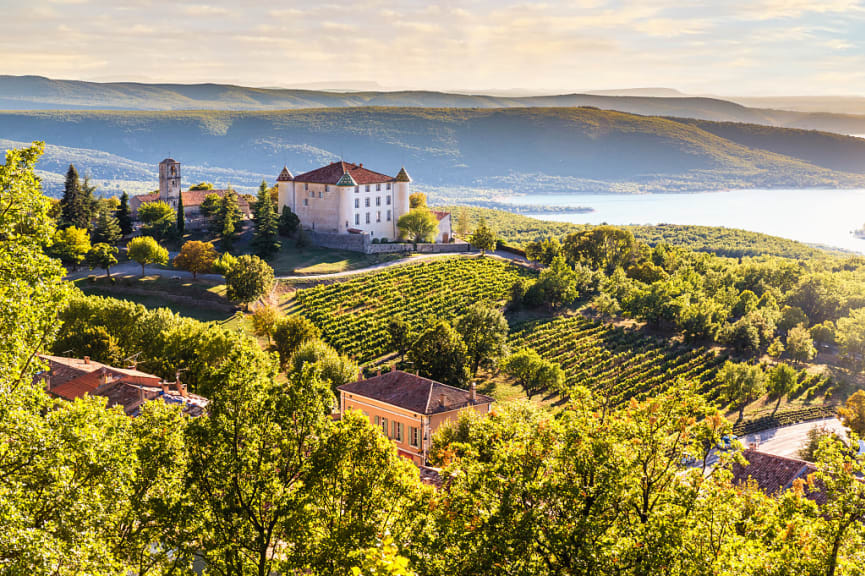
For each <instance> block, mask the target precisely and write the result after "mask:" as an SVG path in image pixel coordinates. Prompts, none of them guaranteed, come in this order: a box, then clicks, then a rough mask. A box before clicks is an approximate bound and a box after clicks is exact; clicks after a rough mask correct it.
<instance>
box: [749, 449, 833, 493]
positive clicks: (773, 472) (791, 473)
mask: <svg viewBox="0 0 865 576" xmlns="http://www.w3.org/2000/svg"><path fill="white" fill-rule="evenodd" d="M742 456H744V457H745V460H746V461H747V463H748V464H747V465H746V466H743V465H741V464H739V463H738V462H736V463H734V464H733V470H732V471H733V484H738V485H744V484H746V483H748V482H753V483H754V484H755V485H756V486H757V488H759V489H760V491H761V492H763V493H765V494H767V495H769V496H780V495H781V494H782V493H784V492H786V491H787V490H790V489H791V488H793V485H794V482H796V481H797V480H799V481H803V482H805V481H807V479H808V476H809V475H810V474H813V473H814V472H816V471H817V468H816V466H814V464H812V463H811V462H806V461H805V460H798V459H796V458H786V457H784V456H776V455H774V454H768V453H766V452H759V451H758V450H756V449H754V448H749V449H748V450H745V451H744V452H742ZM806 497H807V498H809V499H811V500H813V501H815V502H816V503H817V504H824V503H825V502H826V495H825V494H824V493H823V492H821V491H819V490H814V491H806Z"/></svg>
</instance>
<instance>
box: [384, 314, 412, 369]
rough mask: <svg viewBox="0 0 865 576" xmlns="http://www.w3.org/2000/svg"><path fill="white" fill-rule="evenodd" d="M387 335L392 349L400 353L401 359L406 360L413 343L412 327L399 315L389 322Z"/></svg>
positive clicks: (391, 318)
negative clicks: (407, 352)
mask: <svg viewBox="0 0 865 576" xmlns="http://www.w3.org/2000/svg"><path fill="white" fill-rule="evenodd" d="M387 335H388V339H389V340H390V346H391V348H392V349H393V350H394V351H396V352H398V353H399V355H400V358H405V353H406V351H408V349H409V347H410V346H411V342H412V334H411V326H410V325H409V323H408V322H406V320H405V318H403V317H402V316H400V315H399V314H397V315H395V316H391V317H390V319H389V320H388V322H387Z"/></svg>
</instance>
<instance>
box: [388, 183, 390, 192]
mask: <svg viewBox="0 0 865 576" xmlns="http://www.w3.org/2000/svg"><path fill="white" fill-rule="evenodd" d="M387 189H388V190H390V182H388V183H387Z"/></svg>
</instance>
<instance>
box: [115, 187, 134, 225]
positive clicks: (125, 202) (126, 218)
mask: <svg viewBox="0 0 865 576" xmlns="http://www.w3.org/2000/svg"><path fill="white" fill-rule="evenodd" d="M116 216H117V223H118V224H119V225H120V232H121V233H122V234H123V235H124V236H128V235H130V234H132V212H131V211H130V210H129V194H127V193H126V192H124V193H123V195H121V196H120V207H119V208H118V209H117V214H116Z"/></svg>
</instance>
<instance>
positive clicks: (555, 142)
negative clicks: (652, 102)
mask: <svg viewBox="0 0 865 576" xmlns="http://www.w3.org/2000/svg"><path fill="white" fill-rule="evenodd" d="M0 134H2V135H3V137H4V138H5V139H6V140H7V141H10V142H29V141H32V140H44V141H46V142H47V143H48V144H49V145H51V148H50V150H49V152H50V154H49V157H48V158H47V159H46V162H44V163H43V165H42V166H40V168H41V169H42V170H46V171H48V172H56V173H58V174H62V172H63V171H64V170H65V165H66V164H68V163H69V162H75V163H76V165H78V168H79V170H80V171H81V172H87V171H90V172H91V173H93V174H94V176H96V175H98V176H99V177H100V178H102V179H103V181H105V182H108V181H111V180H118V181H124V182H128V181H133V180H135V181H141V182H143V183H144V187H145V188H147V187H150V188H151V189H152V187H153V186H155V184H156V174H155V165H156V163H157V162H159V161H160V160H161V159H162V158H164V157H166V156H168V155H169V154H170V155H172V156H173V157H175V158H178V159H179V160H180V161H181V162H182V163H183V164H184V166H188V167H189V169H186V170H185V172H184V175H185V176H184V177H185V182H186V183H192V181H193V180H195V181H199V180H205V179H206V180H215V181H217V182H219V183H220V184H225V183H228V182H230V183H232V184H234V185H237V186H247V187H253V186H256V185H257V184H258V182H260V180H261V178H262V177H265V178H267V179H268V180H272V179H273V178H275V176H276V175H277V174H278V173H279V170H280V169H281V168H282V166H283V164H287V165H288V166H289V167H290V168H291V169H292V170H294V171H295V172H301V171H304V170H308V169H311V168H314V167H316V166H319V165H321V164H323V163H326V162H330V161H334V160H337V159H339V158H340V157H342V158H344V159H347V160H351V161H357V162H361V161H362V162H365V163H367V164H368V165H369V166H370V167H372V168H373V169H375V170H378V171H382V172H385V173H391V174H393V173H396V172H397V170H398V169H399V167H400V166H402V165H405V166H406V167H408V169H409V172H410V173H411V174H412V176H413V177H414V178H415V180H416V182H417V183H418V184H419V185H421V186H430V187H438V188H440V189H441V190H443V191H444V192H443V193H442V194H441V196H444V195H446V194H447V193H448V192H447V191H448V190H456V189H457V188H459V187H462V188H487V189H494V190H506V191H517V192H524V193H529V194H531V193H533V192H557V191H586V192H647V191H648V192H651V191H677V190H678V191H693V190H706V189H722V188H749V187H756V188H760V187H794V188H795V187H859V186H865V176H863V175H862V174H854V173H853V171H854V166H855V165H856V164H857V159H858V164H859V165H860V166H861V165H865V149H863V147H862V146H861V142H860V141H859V140H857V139H853V138H834V137H832V136H831V135H820V134H814V133H810V132H805V131H799V130H784V129H776V130H772V131H769V132H767V133H766V134H760V133H759V132H758V131H757V130H756V129H751V131H750V132H749V131H747V130H744V129H742V130H738V131H737V130H732V129H730V128H729V127H727V126H725V125H716V124H715V123H700V122H693V121H683V120H676V119H669V118H660V117H645V116H637V115H633V114H625V113H622V112H612V111H604V110H598V109H593V108H521V109H518V108H513V109H511V108H508V109H444V108H438V109H434V108H377V107H367V108H331V109H315V110H296V111H278V112H205V111H199V112H90V111H80V112H79V111H66V112H50V111H33V112H2V113H0ZM748 139H750V140H748ZM821 139H822V140H821ZM746 140H747V142H746ZM823 140H825V141H832V142H833V146H835V148H834V149H833V151H832V152H831V153H830V154H827V153H825V152H823V151H822V150H821V149H820V146H818V145H815V142H818V143H819V142H820V141H823ZM8 145H9V144H7V146H8ZM785 149H786V150H787V154H784V153H781V152H782V150H785ZM788 154H789V155H788ZM794 155H795V157H794ZM833 155H837V156H838V157H839V158H842V157H843V158H844V159H845V160H844V162H843V167H846V168H848V169H849V171H841V170H839V169H838V168H837V167H836V168H832V167H831V166H830V164H832V159H831V156H833ZM839 162H840V161H839ZM838 165H839V166H841V165H842V164H838ZM856 171H858V170H856ZM208 175H209V176H208ZM138 179H143V180H138Z"/></svg>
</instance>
